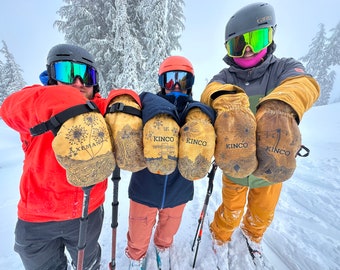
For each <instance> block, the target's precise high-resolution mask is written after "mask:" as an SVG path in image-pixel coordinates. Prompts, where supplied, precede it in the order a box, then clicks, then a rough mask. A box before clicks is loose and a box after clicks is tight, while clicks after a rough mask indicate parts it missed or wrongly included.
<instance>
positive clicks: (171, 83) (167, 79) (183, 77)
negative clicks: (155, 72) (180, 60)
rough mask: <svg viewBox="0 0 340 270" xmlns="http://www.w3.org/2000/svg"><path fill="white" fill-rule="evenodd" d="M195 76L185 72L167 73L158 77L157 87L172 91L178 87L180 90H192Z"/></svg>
mask: <svg viewBox="0 0 340 270" xmlns="http://www.w3.org/2000/svg"><path fill="white" fill-rule="evenodd" d="M194 79H195V76H194V75H193V74H192V73H190V72H187V71H180V70H176V71H168V72H165V73H163V74H161V75H159V77H158V82H159V85H160V86H161V87H162V88H165V89H167V90H174V89H175V86H176V85H178V86H179V88H180V89H181V90H187V89H190V88H192V86H193V84H194Z"/></svg>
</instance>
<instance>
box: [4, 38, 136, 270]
mask: <svg viewBox="0 0 340 270" xmlns="http://www.w3.org/2000/svg"><path fill="white" fill-rule="evenodd" d="M40 78H41V81H42V82H43V84H44V85H43V86H41V85H33V86H28V87H25V88H23V89H22V90H20V91H18V92H15V93H14V94H12V95H10V96H9V97H7V98H6V99H5V101H4V102H3V105H2V107H1V116H2V118H3V120H4V121H5V123H6V124H7V125H8V126H10V127H11V128H13V129H14V130H16V131H18V132H19V133H20V138H21V141H22V147H23V151H24V153H25V159H24V166H23V173H22V176H21V181H20V200H19V203H18V221H17V224H16V228H15V246H14V249H15V251H16V252H17V253H19V255H20V257H21V260H22V263H23V265H24V267H25V269H27V270H36V269H60V270H61V269H65V270H66V269H68V262H67V257H66V255H65V248H66V249H67V251H68V253H69V254H70V256H71V259H72V262H71V263H72V265H73V267H76V266H77V259H79V258H78V242H79V230H80V223H81V221H82V220H81V217H82V212H83V210H84V207H83V199H84V192H83V190H82V188H83V187H91V186H92V185H93V187H92V188H91V192H90V196H89V197H90V200H89V204H88V216H87V217H86V219H85V220H86V222H87V232H86V247H84V258H83V262H82V263H83V267H84V268H83V269H91V270H96V269H99V268H100V261H101V248H100V245H99V243H98V238H99V235H100V233H101V229H102V224H103V215H104V212H103V202H104V197H105V191H106V188H107V177H108V176H109V175H110V174H111V173H112V170H113V169H114V168H115V160H114V155H113V153H112V145H111V140H110V133H109V130H108V127H107V124H106V122H105V120H104V117H103V114H104V113H105V112H106V109H107V108H108V106H109V103H110V102H111V99H112V98H113V97H114V96H115V95H116V93H120V94H121V93H122V92H124V93H125V92H126V93H127V94H129V93H130V92H129V91H124V90H122V91H118V92H116V91H111V92H112V95H111V98H108V99H104V98H101V96H100V94H99V84H98V74H97V66H96V63H95V61H94V58H93V56H92V55H91V54H90V53H89V52H88V51H86V50H85V49H83V48H81V47H79V46H75V45H70V44H59V45H56V46H54V47H53V48H51V50H50V51H49V53H48V56H47V71H45V72H43V73H42V74H41V77H40ZM110 94H111V93H110ZM135 96H137V98H138V99H139V97H138V95H137V94H136V95H135ZM89 101H91V102H92V103H90V102H89ZM79 108H81V110H85V112H87V113H86V114H85V113H84V111H83V112H81V113H79V111H78V109H79ZM97 109H99V110H100V112H99V111H98V110H97ZM74 113H75V114H74ZM85 116H86V117H85ZM64 117H67V118H68V119H67V120H65V121H61V119H63V118H64ZM50 131H52V132H50ZM86 143H87V144H86ZM70 152H71V153H70ZM65 153H68V154H65ZM89 155H90V157H88V156H89Z"/></svg>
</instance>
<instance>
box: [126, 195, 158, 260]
mask: <svg viewBox="0 0 340 270" xmlns="http://www.w3.org/2000/svg"><path fill="white" fill-rule="evenodd" d="M157 212H158V209H157V208H154V207H149V206H146V205H143V204H140V203H137V202H134V201H132V200H130V212H129V230H128V233H127V240H128V242H127V247H126V249H125V253H126V255H127V256H128V257H129V258H131V259H133V260H140V259H141V258H143V257H144V256H145V254H146V252H147V250H148V247H149V244H150V238H151V234H152V229H153V226H154V225H155V222H156V216H157Z"/></svg>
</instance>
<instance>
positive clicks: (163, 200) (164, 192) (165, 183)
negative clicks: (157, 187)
mask: <svg viewBox="0 0 340 270" xmlns="http://www.w3.org/2000/svg"><path fill="white" fill-rule="evenodd" d="M167 184H168V175H166V176H165V181H164V187H163V196H162V204H161V209H163V208H164V204H165V197H166V186H167Z"/></svg>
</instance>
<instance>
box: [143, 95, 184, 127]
mask: <svg viewBox="0 0 340 270" xmlns="http://www.w3.org/2000/svg"><path fill="white" fill-rule="evenodd" d="M140 100H141V102H142V107H143V110H142V115H143V117H142V118H143V123H144V124H145V123H146V122H147V121H149V120H150V119H151V118H153V117H154V116H156V115H158V114H166V115H169V116H171V117H172V118H173V119H174V120H175V121H176V122H177V123H179V116H178V113H177V109H176V106H175V105H174V104H172V103H170V102H169V101H167V100H166V99H164V98H162V97H160V96H158V95H156V94H153V93H149V92H143V93H141V94H140Z"/></svg>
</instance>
